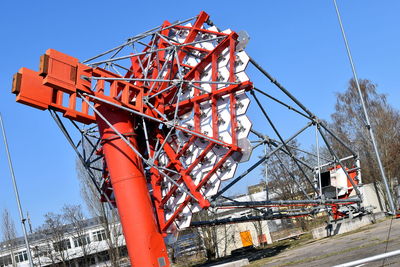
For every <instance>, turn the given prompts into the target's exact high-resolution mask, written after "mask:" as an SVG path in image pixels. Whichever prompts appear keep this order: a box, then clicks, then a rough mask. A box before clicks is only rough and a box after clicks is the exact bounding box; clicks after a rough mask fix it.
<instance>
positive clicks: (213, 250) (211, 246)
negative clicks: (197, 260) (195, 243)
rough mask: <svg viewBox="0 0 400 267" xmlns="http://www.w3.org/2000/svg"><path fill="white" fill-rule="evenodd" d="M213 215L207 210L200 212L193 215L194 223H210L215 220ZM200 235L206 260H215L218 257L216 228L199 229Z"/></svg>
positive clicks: (209, 226)
mask: <svg viewBox="0 0 400 267" xmlns="http://www.w3.org/2000/svg"><path fill="white" fill-rule="evenodd" d="M215 219H216V215H215V213H212V212H210V211H209V210H202V211H200V212H197V213H195V214H194V215H193V220H195V221H211V220H215ZM200 234H201V236H202V239H203V242H204V246H205V249H206V254H207V259H215V258H218V257H219V251H218V240H217V226H215V225H206V226H201V227H200Z"/></svg>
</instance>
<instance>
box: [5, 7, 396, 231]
mask: <svg viewBox="0 0 400 267" xmlns="http://www.w3.org/2000/svg"><path fill="white" fill-rule="evenodd" d="M338 4H339V6H340V8H341V12H342V17H343V22H344V25H345V28H346V30H347V34H348V37H349V41H350V45H351V48H352V51H353V56H354V60H355V62H356V67H357V69H358V74H359V77H360V78H368V79H371V80H372V81H373V82H375V83H377V84H378V85H379V91H380V92H382V93H385V94H387V95H388V98H389V102H390V103H391V104H393V105H394V106H395V107H397V108H399V107H400V105H399V102H398V101H399V99H400V90H399V88H400V79H399V78H398V76H399V70H400V68H399V64H400V63H399V62H400V52H399V49H400V28H399V25H400V16H399V15H398V14H399V11H400V2H399V1H394V0H393V1H389V0H385V1H369V0H353V1H344V0H338ZM200 10H204V11H206V12H208V13H209V14H210V15H211V18H212V20H213V21H214V22H215V24H216V25H217V26H218V27H219V28H221V29H225V28H231V29H233V30H235V31H240V30H246V31H247V32H248V33H249V35H250V36H251V41H250V43H249V45H248V48H247V52H248V53H249V54H250V55H251V56H253V57H254V58H255V59H256V60H257V61H259V62H260V63H261V64H262V65H263V66H264V67H265V68H266V69H267V70H268V71H269V72H271V73H272V74H273V75H274V76H275V77H276V78H278V80H279V81H281V83H283V84H284V85H285V86H286V87H287V88H288V89H289V90H290V91H291V92H292V93H293V94H294V95H296V96H297V97H298V98H299V99H300V100H301V101H303V102H304V103H305V104H306V105H307V106H308V107H310V108H311V109H312V110H313V111H314V112H315V113H316V114H317V115H318V116H320V117H321V118H324V119H329V115H330V114H331V113H332V112H333V108H334V102H335V92H341V91H344V90H345V88H346V86H347V82H348V80H349V78H351V71H350V68H349V65H348V61H347V57H346V54H345V49H344V45H343V41H342V37H341V35H340V31H339V26H338V22H337V19H336V15H335V11H334V7H333V4H332V1H330V0H326V1H321V0H308V1H299V0H291V1H289V0H279V1H270V0H268V1H248V2H246V1H215V0H214V1H208V0H205V1H151V2H149V1H1V2H0V36H1V39H0V40H1V43H0V48H1V49H0V55H1V57H0V58H1V61H2V64H0V88H1V90H0V112H2V114H3V116H4V120H5V124H6V127H7V133H8V138H9V145H10V150H11V153H12V156H13V160H14V167H15V172H16V176H17V179H18V185H19V188H20V194H21V199H22V203H23V208H24V210H25V211H27V210H28V211H29V212H30V214H31V217H32V220H33V224H34V226H37V225H39V224H40V223H42V221H43V217H42V215H43V214H44V213H46V212H48V211H58V210H59V209H60V208H61V207H62V205H63V204H64V203H68V204H76V203H80V202H81V200H80V194H79V190H78V182H77V179H76V174H75V155H74V154H73V151H72V149H71V148H70V147H69V145H68V144H67V142H66V140H65V139H64V137H63V136H62V134H61V132H60V131H59V130H58V128H57V127H56V125H55V124H54V122H53V121H52V119H51V117H50V115H49V114H48V113H47V112H41V111H39V110H35V109H33V108H29V107H26V106H24V105H21V104H18V103H16V102H15V97H14V95H12V94H11V93H10V90H11V80H12V75H13V74H14V73H15V72H17V71H18V69H19V68H20V67H28V68H32V69H37V68H38V63H39V56H40V55H41V54H43V53H44V52H45V50H46V49H47V48H54V49H57V50H60V51H62V52H65V53H67V54H70V55H73V56H75V57H78V58H80V59H85V58H88V57H90V56H92V55H95V54H96V53H98V52H101V51H103V50H106V49H108V48H111V47H114V46H115V45H117V44H119V43H122V42H123V41H124V40H125V39H126V38H128V37H130V36H132V35H135V34H137V33H140V32H143V31H145V30H147V29H149V28H152V27H153V26H157V25H159V24H161V23H162V22H163V21H164V20H169V21H171V22H172V21H175V20H178V19H185V18H189V17H192V16H194V15H196V14H198V13H199V11H200ZM250 74H252V73H250ZM250 78H252V77H250ZM257 82H260V83H261V81H260V80H258V79H257ZM265 88H267V89H268V88H270V89H271V90H273V89H272V88H273V87H272V86H271V85H267V86H266V87H265ZM278 119H279V118H278ZM279 125H280V127H283V128H287V126H285V122H284V120H282V121H280V122H279ZM289 128H290V127H289ZM257 180H258V178H257V177H253V178H252V179H249V180H248V181H244V182H242V183H241V184H240V185H238V187H237V188H236V189H234V190H233V192H236V191H237V192H239V191H241V190H242V188H244V186H246V185H248V184H251V183H254V182H255V181H257ZM0 190H1V191H0V209H3V208H8V209H10V210H11V211H12V214H13V216H14V218H15V219H16V220H17V219H18V217H17V212H16V204H15V200H14V196H13V192H12V187H11V183H10V177H9V172H8V169H7V165H6V158H5V152H4V148H3V145H2V144H0ZM18 230H19V229H18Z"/></svg>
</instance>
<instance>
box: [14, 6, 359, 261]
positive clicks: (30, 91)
mask: <svg viewBox="0 0 400 267" xmlns="http://www.w3.org/2000/svg"><path fill="white" fill-rule="evenodd" d="M247 41H248V38H247V36H246V34H244V33H240V34H237V33H236V32H234V31H232V30H230V29H227V30H220V29H219V28H218V27H217V26H216V25H214V23H213V22H212V21H211V20H210V17H209V15H208V14H207V13H205V12H200V13H199V14H198V15H197V16H195V17H193V18H190V19H188V20H184V21H179V22H175V23H170V22H168V21H165V22H164V23H163V24H162V25H161V26H159V27H156V28H154V29H151V30H148V31H146V32H144V33H141V34H138V35H136V36H133V37H131V38H129V39H128V40H126V41H125V42H124V43H123V44H121V45H119V46H117V47H115V48H112V49H110V50H108V51H105V52H104V53H101V54H99V55H97V56H94V57H92V58H90V59H88V60H84V61H79V60H78V59H77V58H74V57H72V56H69V55H66V54H64V53H62V52H59V51H56V50H54V49H49V50H47V51H46V52H45V54H44V55H43V56H42V57H41V58H40V68H39V71H34V70H30V69H27V68H21V69H20V70H19V71H18V73H16V74H15V75H14V79H13V87H12V92H13V93H14V94H16V100H17V102H19V103H22V104H25V105H28V106H31V107H34V108H37V109H39V110H49V111H50V113H51V115H52V117H53V118H54V120H55V121H56V123H57V125H58V126H59V127H60V129H61V131H62V133H63V134H64V135H65V137H66V138H67V140H68V142H69V143H70V144H71V145H72V147H73V149H74V151H75V152H76V153H77V155H78V158H79V160H80V161H81V163H82V166H84V167H85V168H86V170H87V173H88V176H89V177H90V179H92V181H93V184H94V186H95V187H96V188H97V189H98V192H99V198H100V199H101V200H102V201H107V202H109V203H110V204H111V205H112V206H114V207H116V208H117V209H118V212H119V215H120V219H121V224H122V227H123V232H124V236H125V239H126V244H127V248H128V252H129V257H130V260H131V263H132V266H158V267H162V266H169V265H170V263H169V259H168V255H167V249H166V246H165V243H164V237H165V236H166V235H167V234H168V233H173V232H176V231H179V230H181V229H184V228H186V227H189V226H190V225H191V217H192V214H193V213H196V212H199V211H200V210H203V209H207V208H209V207H211V206H212V207H214V208H218V207H224V208H226V207H231V208H235V207H243V206H246V207H256V206H257V207H260V206H263V207H269V206H281V207H290V206H299V205H302V206H303V207H304V209H305V210H304V211H302V213H301V215H299V214H296V213H294V212H291V211H290V210H286V211H283V212H282V210H281V211H277V212H279V213H280V215H279V216H276V214H275V215H274V216H275V217H274V216H273V214H272V215H271V214H270V215H271V216H270V217H268V216H267V217H265V218H264V219H273V218H278V217H279V218H281V217H282V216H283V217H294V216H307V215H310V214H315V213H316V212H319V211H320V210H322V209H323V208H325V210H328V211H329V212H331V213H332V214H334V216H336V217H335V218H338V217H340V216H345V215H346V210H347V211H348V210H349V208H348V207H350V206H351V207H353V208H354V209H360V203H361V200H362V199H361V195H360V192H359V190H358V184H359V183H360V181H361V180H360V175H359V170H360V168H359V166H358V165H357V166H356V162H357V155H356V153H354V152H353V151H352V150H351V149H350V148H349V147H348V146H346V144H344V143H343V142H342V141H341V140H340V139H339V138H337V137H336V136H335V135H334V133H332V132H331V131H330V130H329V129H328V128H327V126H326V125H325V124H324V123H323V122H322V121H321V120H319V119H318V118H317V117H316V116H315V115H314V114H313V113H311V111H309V110H308V109H307V108H306V107H304V105H302V104H301V103H300V102H299V101H298V100H297V99H296V98H295V97H294V96H293V95H291V94H290V92H289V91H288V90H286V89H285V88H284V87H283V86H282V85H281V84H280V83H279V82H277V81H276V80H275V79H274V78H273V77H272V76H271V75H270V74H269V73H267V72H266V71H265V70H264V69H263V68H262V67H261V66H260V65H259V64H258V63H257V62H255V61H254V59H252V58H250V57H249V56H248V55H247V54H246V52H245V51H244V47H245V45H246V42H247ZM249 63H251V64H252V65H253V66H254V67H255V69H256V70H258V71H260V72H261V74H263V75H264V76H265V77H266V78H268V79H269V80H270V81H271V82H273V83H274V84H275V85H276V86H277V87H278V88H279V89H280V90H281V91H282V92H283V93H284V94H285V95H286V96H287V97H288V98H289V100H290V101H292V102H293V103H294V105H296V107H293V106H290V105H288V104H286V103H284V102H283V101H280V100H278V99H277V98H275V97H272V96H271V95H269V94H268V93H267V92H265V90H261V89H258V88H257V87H255V86H254V85H253V83H252V82H251V81H250V80H249V77H248V75H247V74H246V68H247V66H248V65H249ZM249 94H251V95H252V96H253V98H254V100H255V104H256V105H257V106H258V107H259V111H260V114H263V115H264V117H265V119H266V124H267V125H270V126H271V129H272V132H273V133H275V135H276V136H277V140H275V139H272V138H270V137H269V136H267V135H266V134H263V133H260V132H258V131H257V130H256V129H254V128H257V127H253V128H252V122H251V120H250V119H249V117H248V115H247V113H246V112H247V110H248V107H249V104H250V98H249ZM257 95H260V96H263V97H267V98H268V99H272V100H273V101H275V102H277V103H279V104H281V105H283V106H284V107H285V108H289V109H290V110H292V111H294V112H295V113H297V114H299V115H300V116H302V117H303V118H305V119H306V120H308V122H307V123H306V125H305V126H304V127H303V128H302V129H300V130H299V131H297V132H296V133H295V134H293V135H292V136H291V137H289V138H287V139H284V138H283V136H282V135H281V134H280V133H279V132H278V130H277V127H276V126H275V124H274V123H273V122H272V120H271V118H270V117H269V116H268V113H267V112H266V110H265V106H264V105H263V104H262V103H261V102H260V99H259V98H258V97H257ZM60 115H61V116H60ZM65 120H67V121H70V122H71V124H72V126H73V127H76V128H77V129H78V130H79V133H80V137H81V139H80V140H79V141H78V142H76V141H75V140H74V137H73V135H71V134H70V133H69V132H68V127H66V126H65V124H64V121H65ZM314 126H315V129H316V131H317V132H318V133H319V134H320V135H321V136H322V139H323V141H324V142H325V145H326V147H327V148H328V150H329V152H331V157H330V158H329V159H327V161H326V162H328V163H326V165H325V166H322V163H321V164H320V162H319V159H320V156H319V154H318V155H317V156H316V157H317V158H318V166H317V167H314V166H310V165H309V164H307V163H306V162H304V160H303V159H299V158H297V157H296V153H294V152H293V151H294V149H295V148H293V147H291V146H290V142H291V141H293V140H294V139H296V138H297V137H298V136H299V135H300V134H301V133H302V132H304V131H305V130H306V129H308V128H310V127H314ZM250 135H252V136H253V137H254V138H255V139H256V140H250ZM327 136H329V138H327ZM329 140H335V141H336V142H339V143H340V144H342V145H343V146H345V147H346V148H347V149H348V151H349V152H350V154H351V156H349V157H347V158H344V159H343V158H342V159H340V158H339V157H338V156H337V155H336V154H335V151H334V150H333V149H332V148H331V146H330V145H329ZM84 144H87V145H86V146H84ZM260 145H264V146H266V147H268V148H269V149H270V150H269V152H268V153H265V155H263V156H262V157H261V158H259V159H257V160H256V161H255V162H254V163H253V164H252V165H251V167H250V168H249V169H248V170H246V171H245V172H243V173H241V174H239V175H236V177H235V173H236V169H237V166H238V164H239V163H240V162H244V161H248V160H249V158H250V155H251V152H252V149H254V148H255V147H257V146H260ZM277 152H279V153H284V154H286V155H288V156H289V157H290V158H291V160H293V162H294V163H295V166H296V168H298V169H299V170H300V173H302V175H304V177H303V178H302V179H303V182H299V181H296V179H294V180H293V183H296V186H297V188H298V190H299V191H300V192H303V193H304V197H305V200H304V201H303V202H302V200H297V202H296V201H295V202H290V201H286V202H284V201H283V202H271V201H269V200H267V201H265V202H263V203H238V202H235V201H233V202H221V201H218V199H220V198H221V197H222V194H223V193H224V192H226V191H227V190H228V189H229V188H231V187H232V186H233V185H234V184H236V183H237V182H238V181H239V180H241V179H242V178H243V177H245V176H246V175H247V174H248V173H250V172H252V171H253V170H254V169H255V168H256V167H258V166H262V164H265V162H267V161H268V159H270V158H271V157H273V156H277ZM349 160H352V161H354V162H352V163H348V164H344V161H349ZM326 166H330V167H329V168H330V169H329V168H328V169H327V167H326ZM332 166H333V167H332ZM283 167H285V166H283ZM323 168H325V169H326V172H324V173H323V172H322V169H323ZM304 169H307V171H305V170H304ZM290 171H291V170H288V175H291V172H290ZM310 173H312V174H313V175H314V176H313V177H310ZM99 174H100V175H99ZM232 178H234V179H233V180H232ZM221 184H224V185H225V186H223V188H221ZM323 187H324V188H323ZM329 188H333V189H334V190H333V191H332V190H330V189H329ZM337 188H340V190H339V191H337V190H336V189H337ZM323 189H324V190H323ZM335 190H336V191H335ZM335 192H336V193H335ZM337 192H339V193H337ZM324 194H325V195H327V196H328V195H329V194H330V195H329V196H328V197H327V198H325V197H322V196H323V195H324ZM345 206H346V207H347V209H346V208H345V209H344V210H343V207H345ZM253 219H256V218H253ZM258 219H260V218H258ZM261 219H263V218H261ZM202 223H203V224H204V223H205V224H207V223H210V224H212V223H216V222H202ZM227 223H231V221H227Z"/></svg>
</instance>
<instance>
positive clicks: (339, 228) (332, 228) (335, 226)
mask: <svg viewBox="0 0 400 267" xmlns="http://www.w3.org/2000/svg"><path fill="white" fill-rule="evenodd" d="M384 217H385V214H384V213H383V212H378V213H374V214H369V215H364V216H360V217H355V218H353V219H343V220H339V221H337V222H333V223H332V224H331V225H328V226H322V227H318V228H315V229H313V230H311V233H312V235H313V238H314V239H321V238H324V237H328V236H334V235H338V234H343V233H347V232H350V231H353V230H357V229H358V228H360V227H363V226H365V225H368V224H371V223H375V221H376V220H379V219H381V218H384Z"/></svg>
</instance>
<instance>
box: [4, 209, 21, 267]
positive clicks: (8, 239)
mask: <svg viewBox="0 0 400 267" xmlns="http://www.w3.org/2000/svg"><path fill="white" fill-rule="evenodd" d="M1 231H2V235H3V241H4V242H5V243H6V245H7V247H9V249H10V252H11V261H12V265H13V267H15V266H17V264H16V262H15V258H14V250H15V246H16V240H15V239H16V238H17V231H16V229H15V223H14V221H13V219H12V218H11V215H10V212H9V211H8V209H4V210H3V213H2V225H1Z"/></svg>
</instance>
